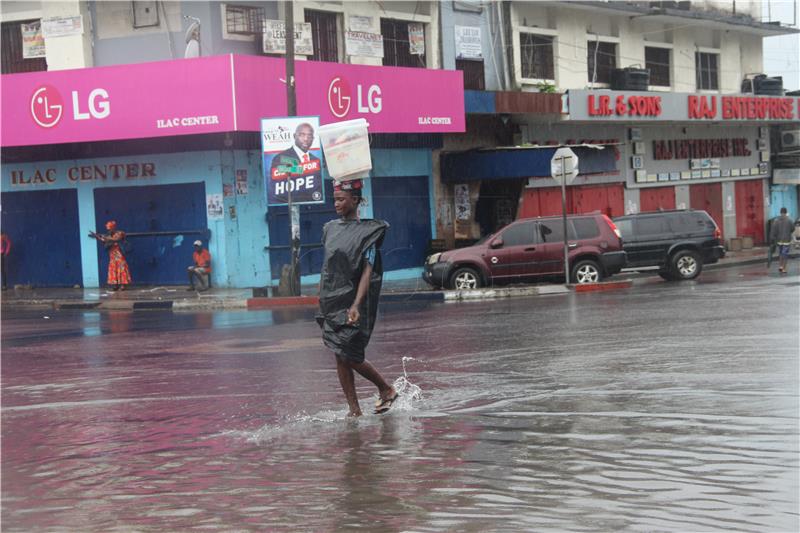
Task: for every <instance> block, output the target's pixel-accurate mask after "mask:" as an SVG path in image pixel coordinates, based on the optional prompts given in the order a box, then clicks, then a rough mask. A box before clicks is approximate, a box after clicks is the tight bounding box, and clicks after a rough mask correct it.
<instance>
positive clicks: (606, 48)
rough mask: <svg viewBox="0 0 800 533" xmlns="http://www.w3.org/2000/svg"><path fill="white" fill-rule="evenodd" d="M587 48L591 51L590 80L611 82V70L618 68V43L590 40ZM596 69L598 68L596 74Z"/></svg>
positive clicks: (589, 58)
mask: <svg viewBox="0 0 800 533" xmlns="http://www.w3.org/2000/svg"><path fill="white" fill-rule="evenodd" d="M586 48H587V49H588V51H589V52H588V62H589V81H594V82H597V83H611V72H612V71H613V70H614V69H615V68H617V45H616V44H615V43H606V42H603V41H599V42H598V41H589V43H588V46H587V47H586ZM595 52H597V53H596V54H595ZM595 56H596V57H597V62H596V63H595ZM595 69H597V72H596V75H595Z"/></svg>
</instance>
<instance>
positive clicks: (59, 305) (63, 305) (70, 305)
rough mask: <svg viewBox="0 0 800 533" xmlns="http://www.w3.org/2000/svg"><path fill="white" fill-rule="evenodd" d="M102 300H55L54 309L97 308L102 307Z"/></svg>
mask: <svg viewBox="0 0 800 533" xmlns="http://www.w3.org/2000/svg"><path fill="white" fill-rule="evenodd" d="M101 303H102V302H87V301H84V300H81V301H79V302H53V309H95V308H97V307H100V304H101Z"/></svg>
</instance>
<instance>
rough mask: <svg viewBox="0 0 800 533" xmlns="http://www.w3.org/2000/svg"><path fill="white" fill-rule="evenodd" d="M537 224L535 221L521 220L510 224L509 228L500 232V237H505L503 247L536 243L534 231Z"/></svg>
mask: <svg viewBox="0 0 800 533" xmlns="http://www.w3.org/2000/svg"><path fill="white" fill-rule="evenodd" d="M535 224H536V223H535V222H521V223H519V224H514V225H513V226H509V227H508V229H506V230H505V231H504V232H503V233H502V234H500V237H502V238H503V247H504V248H506V247H508V246H525V245H528V244H535V239H534V233H533V232H534V225H535Z"/></svg>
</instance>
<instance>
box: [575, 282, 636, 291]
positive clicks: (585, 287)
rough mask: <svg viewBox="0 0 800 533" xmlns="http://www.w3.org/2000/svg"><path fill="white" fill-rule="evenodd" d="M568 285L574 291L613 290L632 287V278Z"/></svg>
mask: <svg viewBox="0 0 800 533" xmlns="http://www.w3.org/2000/svg"><path fill="white" fill-rule="evenodd" d="M570 287H571V288H572V290H574V291H575V292H603V291H614V290H617V289H627V288H630V287H633V280H632V279H626V280H622V281H601V282H599V283H584V284H582V285H571V286H570Z"/></svg>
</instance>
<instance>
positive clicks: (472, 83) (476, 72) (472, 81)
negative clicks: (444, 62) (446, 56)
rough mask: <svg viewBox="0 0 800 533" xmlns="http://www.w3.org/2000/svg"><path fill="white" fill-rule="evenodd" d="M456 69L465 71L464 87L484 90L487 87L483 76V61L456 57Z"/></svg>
mask: <svg viewBox="0 0 800 533" xmlns="http://www.w3.org/2000/svg"><path fill="white" fill-rule="evenodd" d="M456 70H461V71H463V72H464V88H465V89H472V90H473V91H482V90H484V89H485V88H486V84H485V82H484V77H483V61H472V60H468V59H456Z"/></svg>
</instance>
